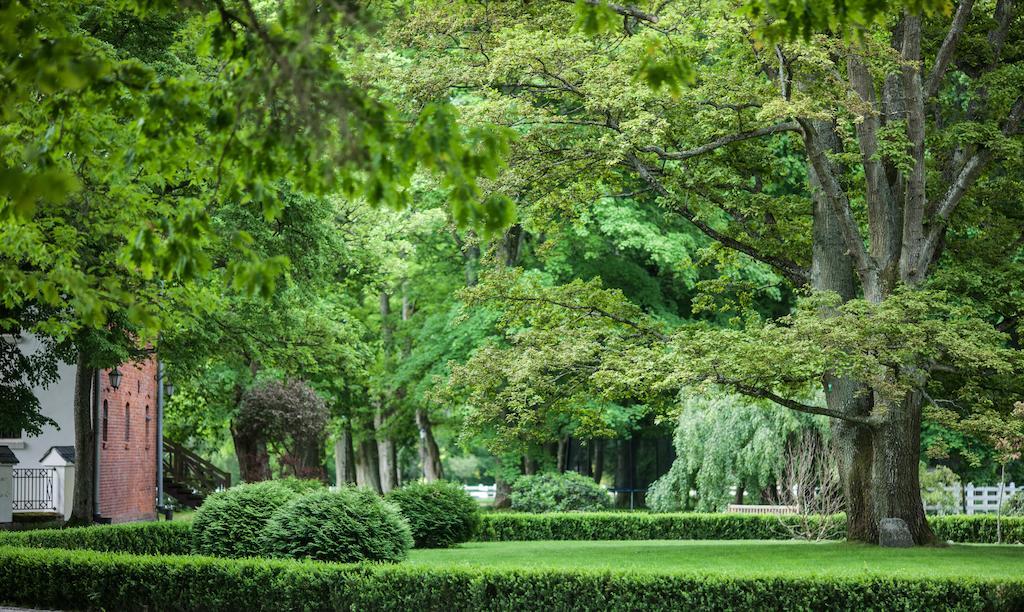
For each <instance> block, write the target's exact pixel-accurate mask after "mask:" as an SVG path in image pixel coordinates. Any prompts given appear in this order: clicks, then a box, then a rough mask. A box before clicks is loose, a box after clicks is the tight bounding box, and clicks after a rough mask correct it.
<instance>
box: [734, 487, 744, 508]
mask: <svg viewBox="0 0 1024 612" xmlns="http://www.w3.org/2000/svg"><path fill="white" fill-rule="evenodd" d="M744 492H745V489H744V487H743V485H736V495H734V496H733V500H732V503H734V504H742V503H743V493H744Z"/></svg>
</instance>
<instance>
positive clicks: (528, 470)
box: [523, 455, 537, 476]
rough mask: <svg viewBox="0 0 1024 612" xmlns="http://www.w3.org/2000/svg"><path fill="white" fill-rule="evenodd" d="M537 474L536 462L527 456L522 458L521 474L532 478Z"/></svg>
mask: <svg viewBox="0 0 1024 612" xmlns="http://www.w3.org/2000/svg"><path fill="white" fill-rule="evenodd" d="M536 473H537V460H536V459H534V458H533V457H530V456H529V455H527V456H525V457H523V474H526V475H527V476H532V475H533V474H536Z"/></svg>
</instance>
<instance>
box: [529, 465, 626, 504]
mask: <svg viewBox="0 0 1024 612" xmlns="http://www.w3.org/2000/svg"><path fill="white" fill-rule="evenodd" d="M509 501H510V502H511V505H512V509H513V510H517V511H519V512H567V511H595V510H604V509H606V508H608V507H609V506H611V497H609V496H608V490H607V489H605V488H604V487H602V486H601V485H599V484H597V483H595V482H594V480H593V479H591V478H587V477H586V476H583V475H581V474H577V473H576V472H565V473H564V474H558V473H554V472H544V473H542V474H534V475H532V476H520V477H519V478H517V479H516V481H515V482H514V483H512V492H511V494H510V495H509Z"/></svg>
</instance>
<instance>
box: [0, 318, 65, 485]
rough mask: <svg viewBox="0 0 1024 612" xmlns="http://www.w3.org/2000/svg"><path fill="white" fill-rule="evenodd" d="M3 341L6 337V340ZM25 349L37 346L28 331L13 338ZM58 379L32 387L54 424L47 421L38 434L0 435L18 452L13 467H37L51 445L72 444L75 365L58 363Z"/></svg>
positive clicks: (38, 344) (45, 413)
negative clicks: (14, 437) (51, 382)
mask: <svg viewBox="0 0 1024 612" xmlns="http://www.w3.org/2000/svg"><path fill="white" fill-rule="evenodd" d="M5 341H9V340H6V339H5ZM17 342H19V343H20V344H21V346H22V350H23V351H25V352H26V353H33V352H35V351H36V350H38V349H39V347H40V343H39V341H38V340H37V339H36V338H35V337H34V336H30V335H25V336H22V337H21V338H20V339H19V340H17ZM57 375H58V376H59V378H58V380H57V381H56V382H54V383H53V384H51V385H50V386H49V387H48V388H46V389H42V388H34V389H33V392H34V393H35V394H36V397H37V398H39V405H40V407H41V409H42V413H43V415H44V416H47V417H49V418H51V419H53V420H54V421H56V422H57V425H58V427H54V426H52V425H48V426H46V427H44V428H43V431H42V433H41V434H39V435H38V436H33V437H25V435H24V434H22V437H21V438H20V439H10V438H0V445H4V446H7V447H9V448H10V449H11V450H12V451H14V454H15V455H17V456H18V461H19V463H18V465H17V466H15V467H19V468H25V467H40V466H41V465H42V464H41V463H40V461H41V460H42V458H43V455H44V454H46V451H48V450H49V449H50V447H51V446H74V444H75V420H74V417H75V415H74V405H75V404H74V402H75V366H74V365H72V364H65V363H62V364H60V365H59V366H58V371H57Z"/></svg>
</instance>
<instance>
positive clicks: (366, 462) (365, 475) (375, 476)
mask: <svg viewBox="0 0 1024 612" xmlns="http://www.w3.org/2000/svg"><path fill="white" fill-rule="evenodd" d="M355 460H356V470H355V471H356V484H358V485H359V486H361V487H366V488H368V489H372V490H374V491H376V492H377V493H382V492H383V490H382V489H381V485H380V466H379V465H378V456H377V443H376V442H375V441H374V440H370V439H367V440H363V441H362V442H361V443H360V444H359V446H358V447H357V448H356V453H355Z"/></svg>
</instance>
